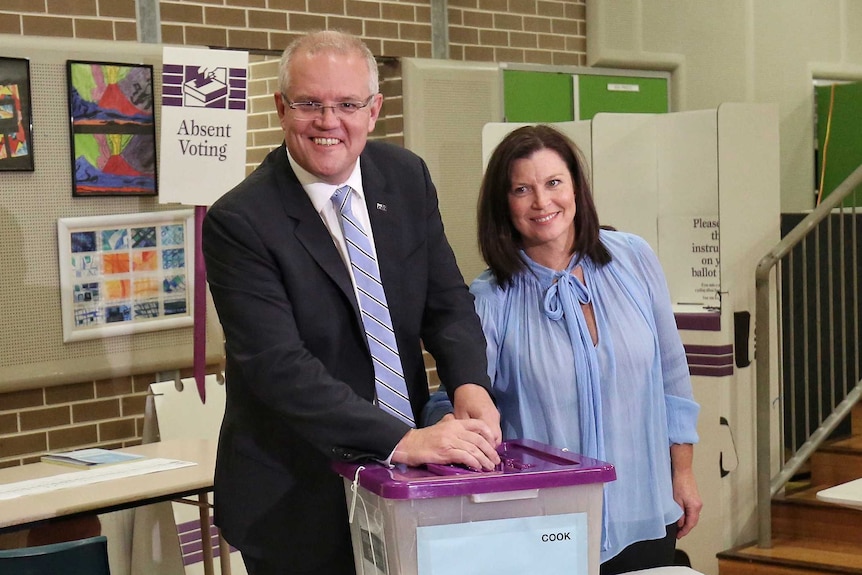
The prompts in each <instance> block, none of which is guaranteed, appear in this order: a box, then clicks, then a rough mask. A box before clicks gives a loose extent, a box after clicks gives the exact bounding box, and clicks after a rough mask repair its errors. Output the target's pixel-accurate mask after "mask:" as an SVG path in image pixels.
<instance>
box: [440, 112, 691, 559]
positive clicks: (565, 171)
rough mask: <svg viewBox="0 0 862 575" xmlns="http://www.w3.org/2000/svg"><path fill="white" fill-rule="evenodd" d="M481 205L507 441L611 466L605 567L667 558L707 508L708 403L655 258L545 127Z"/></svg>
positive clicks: (487, 302) (492, 370) (485, 291)
mask: <svg viewBox="0 0 862 575" xmlns="http://www.w3.org/2000/svg"><path fill="white" fill-rule="evenodd" d="M478 211H479V217H478V219H479V245H480V249H481V251H482V255H483V257H484V259H485V262H486V263H487V264H488V266H489V268H490V269H489V270H487V271H486V272H485V273H483V274H482V275H481V276H479V277H478V278H477V279H476V280H475V281H474V282H473V284H472V285H471V287H470V291H471V292H472V293H473V295H474V296H475V298H476V310H477V312H478V314H479V317H480V318H481V320H482V325H483V328H484V330H485V336H486V338H487V342H488V349H487V351H488V369H489V374H490V376H491V381H492V382H493V386H494V394H495V397H496V399H497V404H498V407H499V409H500V414H501V421H502V427H503V437H504V439H515V438H529V439H534V440H537V441H541V442H543V443H546V444H550V445H554V446H556V447H560V448H567V449H568V450H570V451H573V452H577V453H581V454H583V455H586V456H589V457H593V458H596V459H600V460H603V461H608V462H610V463H613V464H614V466H615V467H616V471H617V480H616V481H614V482H611V483H608V484H607V485H606V487H605V518H604V529H603V541H602V552H601V561H602V575H610V574H613V573H622V572H626V571H633V570H637V569H645V568H650V567H657V566H662V565H672V564H673V562H674V561H673V560H674V551H675V546H676V539H677V538H680V537H683V536H684V535H686V534H687V533H688V532H689V531H690V530H691V529H692V528H693V527H694V526H695V525H696V524H697V521H698V516H699V514H700V509H701V506H702V503H701V500H700V496H699V495H698V491H697V486H696V484H695V479H694V475H693V473H692V467H691V464H692V451H693V449H692V444H693V443H696V442H697V440H698V437H697V432H696V423H697V415H698V411H699V406H698V404H697V403H695V401H694V400H693V398H692V390H691V382H690V379H689V373H688V365H687V362H686V358H685V351H684V349H683V346H682V342H681V340H680V337H679V334H678V332H677V328H676V324H675V321H674V316H673V313H672V310H671V303H670V297H669V294H668V289H667V284H666V281H665V277H664V274H663V272H662V270H661V267H660V265H659V262H658V259H657V258H656V256H655V254H654V253H653V251H652V250H651V249H650V247H649V245H648V244H647V243H646V242H645V241H644V240H643V239H641V238H640V237H637V236H634V235H631V234H627V233H623V232H616V231H609V230H605V229H600V226H599V221H598V215H597V213H596V208H595V205H594V203H593V200H592V197H591V193H590V187H589V183H588V178H587V174H586V173H585V169H584V165H583V160H582V159H581V156H580V152H579V151H578V149H577V147H576V146H575V144H574V143H573V142H571V141H570V140H569V139H568V138H567V137H566V136H564V135H563V134H561V133H560V132H558V131H557V130H555V129H553V128H551V127H549V126H543V125H539V126H525V127H522V128H519V129H516V130H515V131H513V132H511V133H510V134H509V135H508V136H507V137H506V138H505V139H504V140H503V141H502V142H501V143H500V144H499V145H498V146H497V148H496V149H495V151H494V153H493V154H492V156H491V158H490V160H489V163H488V168H487V170H486V172H485V177H484V179H483V182H482V188H481V192H480V197H479V208H478ZM436 399H437V401H440V400H441V399H442V400H443V401H444V405H443V406H441V405H440V404H439V403H437V404H432V405H431V407H430V408H429V409H430V410H434V411H436V412H437V413H438V414H439V412H440V408H441V407H442V408H443V410H446V409H447V408H448V406H447V405H445V395H443V396H440V395H438V396H437V398H436ZM429 417H431V418H434V417H436V416H434V415H429Z"/></svg>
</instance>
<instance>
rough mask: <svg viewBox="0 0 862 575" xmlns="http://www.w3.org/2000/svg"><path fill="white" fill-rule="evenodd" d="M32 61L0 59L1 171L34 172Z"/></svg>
mask: <svg viewBox="0 0 862 575" xmlns="http://www.w3.org/2000/svg"><path fill="white" fill-rule="evenodd" d="M33 168H34V166H33V118H32V107H31V105H30V61H29V60H27V59H24V58H2V57H0V171H22V172H32V171H33Z"/></svg>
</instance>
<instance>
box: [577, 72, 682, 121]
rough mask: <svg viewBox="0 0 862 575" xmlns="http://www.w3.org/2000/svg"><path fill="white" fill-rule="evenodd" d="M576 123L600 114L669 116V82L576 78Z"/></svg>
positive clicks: (640, 79) (608, 77)
mask: <svg viewBox="0 0 862 575" xmlns="http://www.w3.org/2000/svg"><path fill="white" fill-rule="evenodd" d="M574 78H575V85H576V86H577V89H576V90H574V96H575V102H576V104H577V109H578V114H577V115H576V118H575V119H577V120H592V119H593V116H595V115H596V114H598V113H599V112H628V113H640V114H666V113H667V112H668V103H667V102H668V97H667V79H666V78H641V77H636V76H599V75H594V74H580V75H578V76H575V77H574Z"/></svg>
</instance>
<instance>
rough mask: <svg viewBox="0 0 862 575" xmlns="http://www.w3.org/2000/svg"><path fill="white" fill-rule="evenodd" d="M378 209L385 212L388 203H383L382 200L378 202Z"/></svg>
mask: <svg viewBox="0 0 862 575" xmlns="http://www.w3.org/2000/svg"><path fill="white" fill-rule="evenodd" d="M377 209H378V210H380V211H381V212H385V211H386V204H381V203H380V202H377Z"/></svg>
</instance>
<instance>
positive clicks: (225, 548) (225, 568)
mask: <svg viewBox="0 0 862 575" xmlns="http://www.w3.org/2000/svg"><path fill="white" fill-rule="evenodd" d="M218 550H219V556H218V559H219V565H221V575H231V571H230V545H228V544H227V541H225V538H224V537H222V536H221V530H219V532H218Z"/></svg>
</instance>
